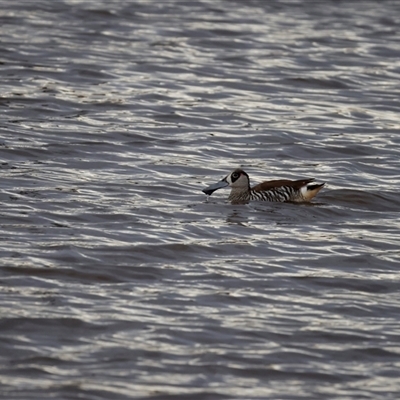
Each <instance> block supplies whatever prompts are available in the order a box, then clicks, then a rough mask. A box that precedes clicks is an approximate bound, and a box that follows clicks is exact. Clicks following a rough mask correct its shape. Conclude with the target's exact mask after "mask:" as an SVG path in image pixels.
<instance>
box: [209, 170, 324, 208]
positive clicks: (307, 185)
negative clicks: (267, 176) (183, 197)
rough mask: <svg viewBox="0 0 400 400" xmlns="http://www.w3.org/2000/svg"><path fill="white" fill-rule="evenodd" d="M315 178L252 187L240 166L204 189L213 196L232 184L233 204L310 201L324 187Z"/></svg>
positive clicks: (266, 182) (265, 183)
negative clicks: (217, 191)
mask: <svg viewBox="0 0 400 400" xmlns="http://www.w3.org/2000/svg"><path fill="white" fill-rule="evenodd" d="M314 181H315V179H314V178H311V179H299V180H289V179H275V180H271V181H265V182H262V183H259V184H258V185H255V186H253V187H250V177H249V175H248V174H247V173H246V172H245V171H243V170H242V169H240V168H238V169H235V170H234V171H232V172H231V173H230V174H228V175H227V176H226V177H225V178H223V179H221V180H220V181H219V182H217V183H214V184H212V185H210V186H208V187H206V188H205V189H203V190H202V192H203V193H205V194H206V195H207V196H211V195H212V194H213V193H214V192H215V191H216V190H218V189H222V188H224V187H227V186H230V187H231V193H230V195H229V197H228V201H230V202H231V203H232V204H247V203H248V202H250V201H274V202H281V203H283V202H296V203H300V202H309V201H311V199H312V198H313V197H315V196H316V195H317V193H318V192H319V191H320V190H321V189H322V188H323V187H324V185H325V182H323V183H314Z"/></svg>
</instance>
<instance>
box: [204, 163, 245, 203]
mask: <svg viewBox="0 0 400 400" xmlns="http://www.w3.org/2000/svg"><path fill="white" fill-rule="evenodd" d="M227 186H230V187H231V188H232V189H242V190H247V189H248V188H249V187H250V178H249V176H248V175H247V174H246V172H244V171H243V170H242V169H240V168H238V169H235V170H234V171H232V172H231V173H230V174H229V175H227V176H226V177H225V178H223V179H221V180H220V181H219V182H217V183H214V184H213V185H210V186H208V187H206V188H205V189H203V193H205V194H206V195H208V196H211V195H212V194H213V193H214V192H215V191H216V190H218V189H222V188H224V187H227Z"/></svg>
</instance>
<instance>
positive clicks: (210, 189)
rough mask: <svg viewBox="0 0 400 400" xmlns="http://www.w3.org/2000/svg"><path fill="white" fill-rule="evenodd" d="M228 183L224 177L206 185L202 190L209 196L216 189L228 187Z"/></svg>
mask: <svg viewBox="0 0 400 400" xmlns="http://www.w3.org/2000/svg"><path fill="white" fill-rule="evenodd" d="M228 185H229V183H228V182H227V181H226V180H225V178H224V179H222V180H221V181H219V182H217V183H214V184H213V185H210V186H208V187H206V188H205V189H203V190H202V192H203V193H205V194H206V195H207V196H211V195H212V194H213V193H214V192H215V191H216V190H218V189H222V188H224V187H227V186H228Z"/></svg>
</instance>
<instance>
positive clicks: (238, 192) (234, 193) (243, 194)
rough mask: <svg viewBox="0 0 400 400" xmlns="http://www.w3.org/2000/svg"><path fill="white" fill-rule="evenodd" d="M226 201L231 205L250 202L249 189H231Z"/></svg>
mask: <svg viewBox="0 0 400 400" xmlns="http://www.w3.org/2000/svg"><path fill="white" fill-rule="evenodd" d="M228 200H229V201H230V202H232V203H246V202H248V201H249V200H250V187H248V188H247V189H246V188H232V190H231V194H230V195H229V197H228Z"/></svg>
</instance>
